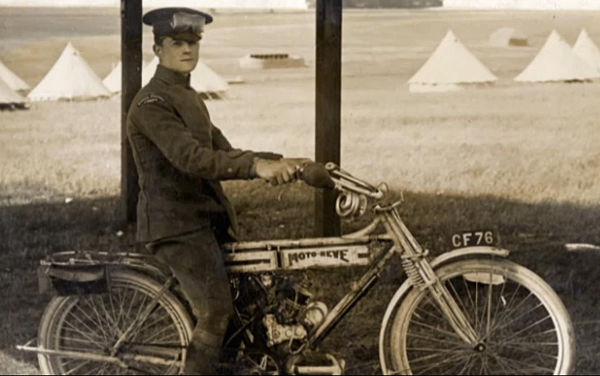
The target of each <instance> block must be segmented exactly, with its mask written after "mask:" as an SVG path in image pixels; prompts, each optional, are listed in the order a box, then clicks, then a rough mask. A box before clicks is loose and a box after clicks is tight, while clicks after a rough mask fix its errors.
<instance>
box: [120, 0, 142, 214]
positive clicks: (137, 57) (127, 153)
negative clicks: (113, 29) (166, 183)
mask: <svg viewBox="0 0 600 376" xmlns="http://www.w3.org/2000/svg"><path fill="white" fill-rule="evenodd" d="M121 62H122V67H123V68H122V70H121V203H120V209H121V210H120V212H121V218H123V219H124V220H125V221H127V222H135V220H136V206H137V197H138V192H139V187H138V182H137V171H136V169H135V163H134V161H133V155H132V154H131V147H130V146H129V142H128V141H127V111H129V105H130V104H131V102H132V100H133V97H134V96H135V95H136V94H137V92H138V91H139V90H140V87H141V83H142V73H141V70H142V0H121Z"/></svg>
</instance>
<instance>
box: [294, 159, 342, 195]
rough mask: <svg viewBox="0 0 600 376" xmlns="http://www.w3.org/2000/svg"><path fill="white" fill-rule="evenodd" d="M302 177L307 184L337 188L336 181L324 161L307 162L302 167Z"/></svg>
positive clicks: (316, 186)
mask: <svg viewBox="0 0 600 376" xmlns="http://www.w3.org/2000/svg"><path fill="white" fill-rule="evenodd" d="M300 177H301V179H302V180H304V182H305V183H306V184H308V185H310V186H312V187H315V188H328V189H333V188H335V183H334V182H333V180H332V179H331V176H330V175H329V172H328V171H327V169H326V168H325V166H324V165H323V164H322V163H317V162H309V163H306V164H305V165H304V166H303V167H302V169H300Z"/></svg>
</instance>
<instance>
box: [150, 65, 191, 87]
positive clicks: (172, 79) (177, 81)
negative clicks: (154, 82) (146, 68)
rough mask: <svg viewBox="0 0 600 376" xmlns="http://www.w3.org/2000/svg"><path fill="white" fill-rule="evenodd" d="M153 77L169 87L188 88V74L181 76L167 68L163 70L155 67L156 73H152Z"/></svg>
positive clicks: (160, 67)
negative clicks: (180, 86) (179, 86)
mask: <svg viewBox="0 0 600 376" xmlns="http://www.w3.org/2000/svg"><path fill="white" fill-rule="evenodd" d="M154 77H156V78H158V79H159V80H161V81H164V82H166V83H167V84H171V85H182V86H190V74H189V73H188V74H183V73H179V72H175V71H174V70H171V69H169V68H165V67H163V66H162V65H160V64H159V65H157V66H156V73H154Z"/></svg>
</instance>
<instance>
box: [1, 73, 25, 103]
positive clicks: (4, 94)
mask: <svg viewBox="0 0 600 376" xmlns="http://www.w3.org/2000/svg"><path fill="white" fill-rule="evenodd" d="M26 106H27V100H26V99H25V98H23V97H22V96H20V95H19V94H17V93H15V92H14V91H13V90H12V89H11V88H10V87H9V86H8V84H7V83H6V82H4V81H3V80H2V79H1V78H0V109H15V108H25V107H26Z"/></svg>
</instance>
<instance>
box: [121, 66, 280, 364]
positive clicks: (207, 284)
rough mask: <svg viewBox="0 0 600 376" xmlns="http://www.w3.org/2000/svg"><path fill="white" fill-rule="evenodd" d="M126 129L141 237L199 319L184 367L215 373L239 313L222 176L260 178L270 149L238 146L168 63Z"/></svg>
mask: <svg viewBox="0 0 600 376" xmlns="http://www.w3.org/2000/svg"><path fill="white" fill-rule="evenodd" d="M127 132H128V138H129V142H130V144H131V147H132V151H133V157H134V159H135V163H136V167H137V171H138V174H139V185H140V195H139V201H138V233H137V234H138V240H139V241H144V242H149V246H150V247H149V248H150V249H151V250H152V252H153V253H154V254H155V256H156V258H157V259H158V260H160V261H162V262H164V263H165V264H167V265H169V267H170V268H171V271H172V272H173V274H174V275H175V277H176V278H177V281H178V283H179V286H180V288H181V291H182V292H183V294H184V296H185V298H186V300H187V301H188V302H189V304H190V307H191V308H192V312H193V314H194V316H195V318H196V324H195V326H194V329H193V333H192V338H191V340H190V344H189V346H188V357H187V360H186V364H185V369H184V372H185V373H186V374H213V373H214V372H215V364H216V363H217V361H218V357H219V353H220V346H221V343H222V341H223V337H224V335H225V332H226V330H227V324H228V321H229V317H230V315H231V313H232V312H233V307H232V299H231V292H230V290H229V279H228V277H227V273H226V270H225V265H224V261H223V257H222V255H221V249H220V247H219V244H218V243H219V242H220V241H222V238H220V237H219V233H223V227H228V226H229V225H231V227H233V228H234V229H235V223H236V222H235V216H234V212H233V210H232V208H231V205H230V204H229V201H228V200H227V198H226V197H225V195H224V193H223V190H222V188H221V185H220V183H219V180H224V179H247V178H252V177H254V172H253V171H252V166H253V163H254V158H255V157H256V156H257V155H260V154H263V153H253V152H251V151H242V150H238V149H234V148H232V146H231V145H230V143H229V142H228V141H227V139H226V138H225V137H224V136H223V134H222V133H221V131H220V130H219V129H218V128H217V127H215V126H214V124H212V122H211V120H210V117H209V115H208V111H207V109H206V106H205V105H204V102H203V101H202V99H201V98H200V97H199V96H198V94H197V93H196V91H194V90H193V89H192V88H191V87H190V85H189V75H187V76H185V75H182V74H180V73H177V72H175V71H171V70H169V69H167V68H165V67H163V66H161V65H159V66H158V67H157V69H156V73H155V75H154V77H153V78H152V80H151V81H150V82H149V83H148V85H146V86H145V87H144V88H143V89H142V90H140V92H139V93H138V94H137V95H136V97H135V98H134V100H133V102H132V105H131V107H130V109H129V113H128V117H127ZM273 155H274V154H273ZM218 227H221V228H220V229H219V228H218ZM225 233H226V232H225Z"/></svg>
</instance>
